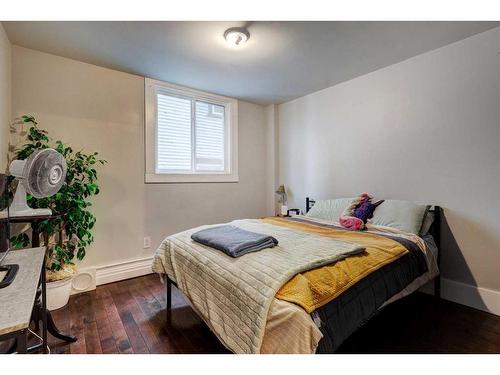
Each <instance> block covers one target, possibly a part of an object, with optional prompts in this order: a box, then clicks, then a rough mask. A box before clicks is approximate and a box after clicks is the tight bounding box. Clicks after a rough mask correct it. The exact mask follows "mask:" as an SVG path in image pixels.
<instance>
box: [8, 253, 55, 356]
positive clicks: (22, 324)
mask: <svg viewBox="0 0 500 375" xmlns="http://www.w3.org/2000/svg"><path fill="white" fill-rule="evenodd" d="M44 258H45V248H44V247H37V248H33V249H23V250H12V251H11V252H10V253H9V254H7V257H6V258H5V261H4V264H9V263H13V264H18V265H19V271H18V272H17V275H16V278H15V279H14V281H13V282H12V284H10V285H9V286H8V287H6V288H3V289H0V340H6V339H9V338H16V340H17V352H18V353H27V352H28V351H34V350H38V349H41V348H42V349H43V350H44V351H45V350H46V345H47V334H46V332H47V330H46V328H45V327H46V325H47V316H46V315H45V314H44V316H43V317H42V321H43V331H44V334H43V340H44V342H43V343H42V344H41V345H36V346H35V347H33V348H29V349H28V347H27V333H28V327H29V325H30V322H31V313H32V311H33V307H34V303H35V299H36V295H37V291H38V286H39V285H41V286H42V302H41V303H42V306H43V307H44V308H45V272H42V270H43V271H45V269H43V267H44ZM44 311H45V309H44Z"/></svg>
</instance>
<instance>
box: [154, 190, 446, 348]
mask: <svg viewBox="0 0 500 375" xmlns="http://www.w3.org/2000/svg"><path fill="white" fill-rule="evenodd" d="M314 204H315V200H313V199H310V198H307V199H306V212H309V210H310V209H311V208H312V207H313V205H314ZM429 212H432V214H433V216H434V221H433V222H432V225H431V226H430V228H429V230H428V233H426V235H425V236H422V237H420V236H418V235H416V234H412V233H407V232H403V231H401V230H398V229H395V228H390V227H386V226H380V225H368V228H367V230H366V231H363V232H356V231H349V230H346V229H345V228H341V227H339V225H338V223H335V222H332V221H331V220H325V219H321V218H314V217H309V216H302V215H298V216H294V217H289V218H278V217H271V218H263V219H259V220H256V219H248V220H235V221H233V222H231V224H232V225H235V226H237V227H240V228H242V229H246V230H250V231H254V232H258V233H265V234H269V235H273V236H275V237H276V238H278V240H279V242H280V245H279V246H278V247H275V248H272V249H265V250H262V251H259V252H256V253H251V254H247V255H244V256H242V257H239V258H231V257H228V256H227V255H225V254H223V253H222V252H220V251H217V250H215V249H212V248H209V247H206V246H204V245H201V244H199V243H196V242H194V241H192V240H191V234H192V233H194V232H196V231H197V230H199V229H203V228H208V227H210V226H202V227H198V228H193V229H190V230H187V231H184V232H180V233H177V234H174V235H172V236H168V237H167V238H166V239H165V240H164V241H163V242H162V244H161V245H160V247H159V248H158V249H157V251H156V253H155V255H154V258H153V266H152V268H153V271H154V272H156V273H158V274H159V275H161V277H162V279H163V280H165V284H166V293H167V313H169V311H170V309H171V290H172V285H175V286H177V287H178V288H179V290H180V291H182V292H183V294H184V295H185V296H186V297H187V299H188V301H189V302H190V304H191V305H192V307H193V309H194V310H195V311H196V313H197V314H198V315H199V316H200V317H201V318H202V319H203V320H204V321H205V323H206V324H207V325H208V327H209V328H210V329H211V330H212V331H213V332H214V333H215V335H216V336H217V337H218V338H219V340H220V341H221V342H222V343H223V344H224V345H225V346H226V347H227V348H228V349H229V350H231V351H232V352H234V353H333V352H335V351H336V350H337V349H338V347H339V346H340V345H341V344H342V342H343V341H344V340H345V339H346V338H347V337H349V336H350V335H351V334H352V333H353V332H354V331H355V330H357V329H358V328H359V327H361V326H362V325H363V324H365V323H366V322H367V321H368V320H369V319H371V318H372V317H373V316H374V315H376V314H378V313H380V311H382V310H383V308H384V307H385V306H387V305H388V304H390V303H392V302H394V301H396V300H398V299H400V298H403V297H405V296H407V295H408V294H410V293H413V292H414V291H415V290H417V289H419V288H420V287H421V286H423V285H424V284H426V283H428V282H429V281H430V280H432V279H434V280H435V281H434V283H435V284H434V287H435V294H436V295H437V296H439V293H440V288H439V285H440V279H439V258H440V256H439V251H438V249H439V239H440V233H439V232H440V215H441V208H440V207H439V206H434V207H433V208H432V209H430V210H429ZM359 247H362V248H363V252H361V253H356V251H355V250H356V248H359Z"/></svg>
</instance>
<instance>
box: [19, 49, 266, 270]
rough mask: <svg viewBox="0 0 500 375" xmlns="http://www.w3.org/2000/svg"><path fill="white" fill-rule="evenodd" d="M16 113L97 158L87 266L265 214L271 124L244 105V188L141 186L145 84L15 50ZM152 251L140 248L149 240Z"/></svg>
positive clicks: (241, 116) (120, 259)
mask: <svg viewBox="0 0 500 375" xmlns="http://www.w3.org/2000/svg"><path fill="white" fill-rule="evenodd" d="M12 74H13V115H15V116H19V115H22V114H25V113H29V114H33V115H34V116H36V118H37V120H38V122H39V124H40V126H41V127H43V128H46V129H47V130H48V131H49V133H50V135H51V136H52V137H54V138H55V139H62V140H64V141H66V142H69V143H70V144H72V145H73V146H74V148H76V149H79V148H83V149H85V150H88V151H89V152H90V151H98V152H100V154H101V156H102V157H103V158H104V159H106V160H108V162H109V163H108V164H107V165H106V166H104V167H102V168H101V169H100V171H99V174H100V178H99V180H100V185H101V194H100V195H99V196H97V197H96V198H95V199H94V212H95V214H96V216H97V224H96V228H95V243H94V245H93V246H92V247H91V248H90V249H89V251H88V255H87V258H86V259H85V261H84V264H83V266H99V265H107V264H114V263H120V262H124V261H127V260H133V259H141V258H144V257H148V256H150V255H151V254H152V252H153V251H154V249H155V248H156V247H157V246H158V245H159V244H160V242H161V240H162V239H163V238H164V237H166V236H167V235H169V234H172V233H175V232H178V231H181V230H184V229H188V228H191V227H194V226H197V225H202V224H209V223H217V222H225V221H229V220H232V219H236V218H245V217H247V218H257V217H260V216H264V215H265V214H266V207H267V206H266V205H267V202H266V183H267V182H266V163H265V161H266V153H267V150H266V118H265V109H264V107H262V106H258V105H254V104H250V103H246V102H239V146H238V148H239V176H240V180H239V183H205V184H202V183H197V184H148V185H146V184H144V144H143V139H144V134H143V130H144V78H143V77H139V76H135V75H130V74H126V73H121V72H118V71H114V70H109V69H105V68H101V67H97V66H94V65H89V64H85V63H81V62H77V61H74V60H69V59H66V58H61V57H57V56H54V55H50V54H45V53H41V52H37V51H34V50H30V49H26V48H21V47H18V46H14V47H13V73H12ZM144 236H151V237H152V248H151V249H149V250H143V237H144Z"/></svg>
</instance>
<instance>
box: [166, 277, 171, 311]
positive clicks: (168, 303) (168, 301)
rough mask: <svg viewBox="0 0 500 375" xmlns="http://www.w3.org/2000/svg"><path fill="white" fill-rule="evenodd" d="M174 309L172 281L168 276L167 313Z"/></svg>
mask: <svg viewBox="0 0 500 375" xmlns="http://www.w3.org/2000/svg"><path fill="white" fill-rule="evenodd" d="M171 308H172V281H171V280H170V278H169V277H168V276H167V312H168V311H170V310H171Z"/></svg>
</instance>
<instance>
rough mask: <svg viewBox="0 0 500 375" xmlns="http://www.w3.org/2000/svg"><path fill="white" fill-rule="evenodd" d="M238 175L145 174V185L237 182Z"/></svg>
mask: <svg viewBox="0 0 500 375" xmlns="http://www.w3.org/2000/svg"><path fill="white" fill-rule="evenodd" d="M238 181H239V178H238V174H236V173H233V174H155V173H146V175H145V182H146V184H179V183H211V182H215V183H217V182H219V183H220V182H238Z"/></svg>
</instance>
